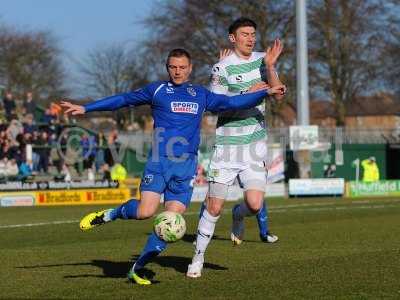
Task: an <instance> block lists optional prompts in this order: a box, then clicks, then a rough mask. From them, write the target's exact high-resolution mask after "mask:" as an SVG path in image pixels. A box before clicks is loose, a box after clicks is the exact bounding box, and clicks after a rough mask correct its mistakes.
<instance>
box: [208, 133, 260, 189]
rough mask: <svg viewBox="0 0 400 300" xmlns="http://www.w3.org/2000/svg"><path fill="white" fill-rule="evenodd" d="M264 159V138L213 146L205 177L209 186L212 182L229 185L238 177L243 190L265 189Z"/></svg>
mask: <svg viewBox="0 0 400 300" xmlns="http://www.w3.org/2000/svg"><path fill="white" fill-rule="evenodd" d="M266 159H267V144H266V141H265V140H263V141H258V142H255V143H252V144H249V145H240V146H231V145H224V146H215V148H214V152H213V155H212V157H211V162H210V167H209V170H208V178H207V179H208V181H209V182H210V186H211V185H212V183H213V182H215V183H220V184H225V185H228V186H230V185H233V184H234V182H235V179H238V181H239V183H240V185H241V186H242V187H243V189H244V190H253V189H255V190H260V191H265V186H266V184H267V182H266V170H265V161H266ZM210 190H212V188H211V187H210Z"/></svg>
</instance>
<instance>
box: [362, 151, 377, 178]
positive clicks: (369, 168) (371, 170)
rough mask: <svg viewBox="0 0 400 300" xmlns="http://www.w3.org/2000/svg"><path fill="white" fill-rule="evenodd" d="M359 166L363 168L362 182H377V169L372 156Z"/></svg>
mask: <svg viewBox="0 0 400 300" xmlns="http://www.w3.org/2000/svg"><path fill="white" fill-rule="evenodd" d="M361 166H362V167H363V171H364V174H363V179H362V181H363V182H374V181H378V180H379V168H378V165H377V164H376V159H375V157H374V156H371V157H369V158H367V159H364V160H363V161H362V162H361Z"/></svg>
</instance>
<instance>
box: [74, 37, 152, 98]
mask: <svg viewBox="0 0 400 300" xmlns="http://www.w3.org/2000/svg"><path fill="white" fill-rule="evenodd" d="M138 61H139V60H138V59H137V57H136V55H135V54H134V53H133V52H131V51H129V50H128V49H127V48H126V47H124V46H123V45H120V44H116V45H110V46H106V47H102V48H97V49H94V50H92V51H90V52H89V53H88V55H87V57H86V58H85V59H84V60H83V62H82V63H80V65H79V69H80V72H81V74H82V75H83V78H82V79H83V80H82V84H83V86H84V87H85V88H86V90H87V92H88V94H89V95H90V96H92V97H105V96H109V95H113V94H118V93H123V92H127V91H130V90H132V89H135V88H137V87H138V86H141V85H142V84H144V83H146V82H147V77H148V75H147V74H148V73H147V72H148V71H147V68H145V67H143V65H141V64H139V63H138Z"/></svg>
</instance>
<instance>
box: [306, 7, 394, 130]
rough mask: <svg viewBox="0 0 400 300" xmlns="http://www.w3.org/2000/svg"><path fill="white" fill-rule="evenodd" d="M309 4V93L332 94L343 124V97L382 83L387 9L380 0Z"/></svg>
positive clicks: (364, 91) (352, 96)
mask: <svg viewBox="0 0 400 300" xmlns="http://www.w3.org/2000/svg"><path fill="white" fill-rule="evenodd" d="M309 4H310V5H309V7H308V8H309V10H308V12H309V22H310V26H309V46H310V71H311V72H310V86H311V90H312V94H313V95H326V96H327V98H329V99H332V101H333V103H334V105H335V110H336V119H337V124H338V125H343V124H344V118H345V114H346V111H345V103H349V102H350V101H351V100H352V99H353V98H354V97H357V96H360V95H366V94H368V93H371V92H374V91H377V90H378V89H379V88H381V87H382V85H381V84H382V79H383V70H384V64H383V59H382V53H383V49H384V47H383V46H384V42H383V41H384V40H385V38H384V37H385V36H387V32H386V29H387V26H388V25H389V23H390V15H391V13H390V11H389V10H388V6H387V5H386V4H385V1H379V0H353V1H347V0H314V1H310V3H309ZM397 9H398V8H397Z"/></svg>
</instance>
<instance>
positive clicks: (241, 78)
mask: <svg viewBox="0 0 400 300" xmlns="http://www.w3.org/2000/svg"><path fill="white" fill-rule="evenodd" d="M235 79H236V82H242V81H243V76H242V75H237V76H236V78H235Z"/></svg>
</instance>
